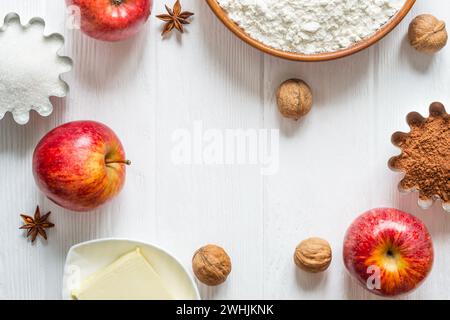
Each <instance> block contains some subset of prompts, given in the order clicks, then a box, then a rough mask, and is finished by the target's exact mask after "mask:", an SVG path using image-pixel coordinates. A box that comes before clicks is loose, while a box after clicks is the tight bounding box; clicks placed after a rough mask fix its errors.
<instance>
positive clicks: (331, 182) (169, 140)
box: [0, 0, 450, 299]
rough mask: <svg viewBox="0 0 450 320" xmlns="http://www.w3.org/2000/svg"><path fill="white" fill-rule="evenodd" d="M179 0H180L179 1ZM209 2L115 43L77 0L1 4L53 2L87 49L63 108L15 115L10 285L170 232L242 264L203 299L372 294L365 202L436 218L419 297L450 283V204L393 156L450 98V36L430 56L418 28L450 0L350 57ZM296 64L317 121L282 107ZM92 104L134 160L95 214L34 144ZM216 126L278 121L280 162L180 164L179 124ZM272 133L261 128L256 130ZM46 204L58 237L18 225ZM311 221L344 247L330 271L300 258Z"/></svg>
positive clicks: (7, 184) (13, 293)
mask: <svg viewBox="0 0 450 320" xmlns="http://www.w3.org/2000/svg"><path fill="white" fill-rule="evenodd" d="M168 2H169V4H171V2H172V1H169V0H168ZM182 2H183V5H184V7H185V9H187V10H190V11H193V12H195V13H196V16H195V19H194V22H193V24H192V25H191V26H189V27H188V28H187V29H188V32H187V33H186V34H185V35H183V36H182V37H179V36H175V35H173V36H172V37H170V38H169V39H166V40H162V39H161V37H160V30H161V29H160V28H161V23H160V22H159V21H158V20H156V19H155V17H154V14H159V13H161V12H162V11H163V4H164V3H165V1H163V0H156V1H155V4H154V13H153V15H152V17H151V19H150V22H149V23H148V25H147V28H146V30H145V31H144V32H142V33H141V34H140V35H139V36H138V37H136V38H135V39H132V40H130V41H127V42H123V43H117V44H109V43H102V42H98V41H95V40H92V39H89V38H87V37H86V36H84V35H82V34H81V33H80V32H79V31H76V30H68V29H66V28H65V5H64V1H62V0H61V1H50V0H47V1H45V0H2V1H1V4H0V16H1V17H3V16H4V15H5V14H7V13H9V12H11V11H14V12H18V13H19V14H20V15H21V16H22V18H24V19H26V20H28V19H29V18H31V17H34V16H41V17H43V18H44V19H45V20H46V21H47V32H48V33H50V32H60V33H63V34H64V35H65V36H66V47H65V48H64V53H65V54H67V55H69V56H71V57H72V58H73V59H74V62H75V66H74V70H73V72H71V73H70V74H67V75H65V76H64V78H65V80H66V81H67V82H68V83H69V84H70V87H71V92H70V95H69V97H68V98H67V99H65V100H55V112H54V113H53V114H52V115H51V116H50V117H48V118H41V117H39V116H37V115H36V114H33V116H32V118H31V121H30V123H29V124H28V125H27V126H23V127H22V126H19V125H16V124H15V123H14V122H13V120H12V117H11V116H10V115H8V116H7V117H6V118H5V119H3V120H2V121H0V191H1V194H0V216H1V219H2V223H1V224H0V298H7V299H59V298H60V296H61V285H62V283H61V282H62V275H63V263H64V259H65V256H66V253H67V251H68V249H69V248H70V246H72V245H74V244H76V243H79V242H82V241H86V240H90V239H96V238H103V237H128V238H134V239H139V240H144V241H149V242H152V243H156V244H159V245H161V246H163V247H164V248H166V249H168V250H169V251H171V252H173V253H174V254H175V255H176V256H177V257H178V258H179V259H180V260H181V261H182V262H183V264H184V265H185V266H187V267H189V269H190V260H191V256H192V253H193V252H194V251H195V249H197V248H198V247H199V246H201V245H203V244H206V243H210V242H212V243H217V244H220V245H222V246H223V247H225V248H226V249H227V251H228V252H229V253H230V255H231V257H232V260H233V267H234V268H233V272H232V275H231V276H230V278H229V280H228V281H227V282H226V284H224V285H223V286H221V287H218V288H213V289H210V288H206V287H203V286H200V290H201V294H202V297H203V298H204V299H222V298H225V299H227V298H230V299H241V298H266V299H278V298H280V299H312V298H324V299H373V298H375V297H374V296H372V295H370V294H368V293H366V292H365V291H364V290H363V289H362V288H360V287H359V286H358V285H356V283H355V282H354V281H353V280H351V279H350V278H349V276H347V274H346V272H345V271H344V266H343V263H342V258H341V248H342V240H343V237H344V233H345V231H346V229H347V227H348V226H349V224H350V223H351V222H352V220H353V219H354V218H355V217H357V216H358V215H359V214H360V213H362V212H364V211H366V210H368V209H371V208H373V207H378V206H392V207H397V208H400V209H402V210H405V211H408V212H410V213H412V214H414V215H416V216H418V217H420V218H421V219H423V220H424V221H425V223H426V225H427V226H428V228H429V230H430V232H431V233H432V236H433V238H434V243H435V249H436V260H435V266H434V269H433V272H432V274H431V276H430V277H429V279H428V280H427V282H426V283H425V284H424V285H423V286H422V287H421V288H420V289H419V290H417V291H415V292H414V293H413V294H411V295H410V296H409V297H407V298H413V299H425V298H447V299H449V298H450V291H449V290H448V288H449V287H450V273H449V268H448V266H449V265H450V254H449V252H450V239H449V238H450V215H449V214H447V213H445V212H444V211H443V210H442V209H441V208H440V206H439V205H435V206H434V207H433V208H432V209H431V210H428V211H423V210H421V209H419V208H418V207H417V206H416V195H408V196H403V195H400V194H399V193H398V192H397V188H396V185H397V183H398V181H399V179H400V177H399V175H397V174H395V173H393V172H391V171H390V170H388V168H387V165H386V163H387V161H388V159H389V158H390V157H391V156H392V155H394V154H396V153H397V152H398V150H397V149H396V148H394V147H393V146H392V145H391V143H390V136H391V134H392V133H393V132H395V131H397V130H407V125H406V122H405V116H406V114H407V113H408V112H410V111H413V110H415V111H419V112H421V113H422V114H424V115H425V114H427V112H428V105H429V104H430V103H431V102H432V101H435V100H438V101H442V102H444V104H447V106H450V90H449V86H450V72H449V70H450V48H446V49H445V50H444V51H443V52H442V53H440V54H438V55H436V56H434V57H427V56H423V55H420V54H418V53H416V52H414V51H413V50H412V49H411V48H410V47H409V45H408V43H407V42H406V41H405V35H406V32H407V26H408V23H409V21H410V20H411V19H412V17H413V16H414V15H415V14H419V13H424V12H430V13H434V14H435V15H437V16H439V17H440V18H442V19H445V20H446V21H447V22H450V3H449V2H448V1H442V0H428V1H421V0H419V1H418V3H417V4H416V6H415V8H414V10H413V12H412V13H411V14H410V15H408V17H407V18H406V20H405V21H404V22H403V23H402V24H401V25H400V26H399V27H398V28H397V29H396V30H395V31H394V32H393V33H392V34H390V35H389V36H388V38H386V39H385V40H383V41H382V42H381V43H380V44H378V45H376V46H374V47H373V48H371V49H370V50H366V51H364V52H362V53H360V54H357V55H355V56H352V57H350V58H346V59H343V60H339V61H333V62H325V63H314V64H308V63H298V62H297V63H296V62H288V61H283V60H279V59H277V58H273V57H270V56H267V55H264V54H262V53H260V52H258V51H256V50H254V49H252V48H250V47H249V46H247V45H245V44H244V43H242V42H241V41H240V40H238V39H237V38H236V37H234V36H233V35H232V34H231V33H230V32H229V31H228V30H227V29H225V27H224V26H223V25H222V24H221V23H220V22H219V21H218V20H217V18H216V17H215V16H214V15H213V14H212V13H211V12H210V10H209V8H208V7H207V5H206V3H205V2H204V1H199V0H183V1H182ZM290 77H298V78H302V79H304V80H305V81H307V82H308V83H309V84H310V85H311V87H312V88H313V90H314V96H315V106H314V109H313V111H312V112H311V113H310V114H309V115H308V117H307V118H305V119H304V120H302V121H299V122H297V123H296V122H292V121H289V120H284V119H282V118H281V117H280V116H279V114H278V111H277V109H276V106H275V102H274V92H275V89H276V87H277V86H278V85H279V84H280V83H281V82H282V81H283V80H286V79H288V78H290ZM79 119H92V120H98V121H101V122H103V123H105V124H107V125H109V126H111V127H112V128H113V129H114V130H115V131H116V132H117V134H118V135H119V137H120V138H121V140H122V142H123V144H124V145H125V148H126V151H127V154H128V157H129V158H130V159H131V160H132V161H133V165H132V167H131V168H130V169H129V171H128V176H127V178H128V180H127V184H126V186H125V189H124V191H123V192H122V194H121V195H120V197H118V198H117V199H116V200H115V201H113V202H112V203H111V204H109V205H107V206H105V207H103V208H101V209H99V210H97V211H95V212H92V213H90V214H84V215H83V214H75V213H72V212H69V211H66V210H63V209H61V208H59V207H57V206H56V205H54V204H53V203H51V202H50V201H48V200H46V199H45V198H44V196H43V195H42V194H41V193H40V192H39V191H38V190H37V188H36V186H35V184H34V180H33V177H32V171H31V155H32V152H33V150H34V147H35V145H36V144H37V142H38V141H39V139H40V138H41V137H42V136H43V135H44V134H45V133H46V132H48V131H49V130H50V129H52V128H54V127H56V126H57V125H60V124H62V123H65V122H68V121H72V120H79ZM199 124H201V125H202V126H203V132H204V133H205V132H211V131H208V130H210V129H215V130H219V131H212V132H219V133H224V132H226V131H225V130H226V129H239V128H243V129H251V130H253V131H254V130H259V129H267V130H270V129H279V130H280V131H279V153H278V154H279V170H278V172H277V173H276V174H273V175H261V172H260V169H261V167H260V166H258V165H251V164H246V165H238V164H235V165H205V164H203V165H202V164H192V165H178V164H177V163H175V162H174V161H173V159H172V152H173V149H174V146H175V143H174V141H173V135H174V134H176V133H177V132H178V133H179V132H182V131H180V130H183V129H187V130H188V131H189V132H191V133H193V132H194V130H195V127H196V126H198V125H199ZM255 132H257V131H255ZM37 204H39V205H40V206H41V208H42V210H51V211H52V216H51V218H52V221H53V222H54V223H55V224H56V228H55V229H53V230H51V231H50V232H49V241H48V243H45V242H42V241H38V242H37V244H36V245H31V244H30V243H29V242H27V240H26V239H25V237H24V234H23V233H22V232H21V231H19V230H18V228H19V226H20V225H21V220H20V218H19V214H20V213H23V212H27V213H29V214H32V213H33V211H34V209H35V206H36V205H37ZM309 236H321V237H324V238H326V239H328V240H329V241H330V243H331V244H332V247H333V249H334V261H333V264H332V266H331V268H330V269H329V270H328V272H326V273H325V274H323V275H308V274H305V273H302V272H300V271H297V270H296V268H295V266H294V263H293V261H292V254H293V250H294V248H295V246H296V245H297V243H298V242H299V241H300V240H302V239H304V238H306V237H309Z"/></svg>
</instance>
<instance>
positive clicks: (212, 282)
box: [192, 244, 231, 286]
mask: <svg viewBox="0 0 450 320" xmlns="http://www.w3.org/2000/svg"><path fill="white" fill-rule="evenodd" d="M192 269H193V270H194V274H195V276H196V277H197V278H198V280H200V281H201V282H202V283H204V284H206V285H208V286H217V285H219V284H222V283H224V282H225V281H226V280H227V277H228V275H229V274H230V273H231V259H230V257H229V256H228V254H227V253H226V252H225V250H224V249H222V248H221V247H219V246H216V245H212V244H209V245H207V246H204V247H202V248H200V249H198V250H197V251H196V252H195V254H194V257H193V258H192Z"/></svg>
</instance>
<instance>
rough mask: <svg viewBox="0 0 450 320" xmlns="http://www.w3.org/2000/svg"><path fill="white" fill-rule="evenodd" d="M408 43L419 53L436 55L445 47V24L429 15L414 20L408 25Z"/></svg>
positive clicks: (446, 37) (446, 38)
mask: <svg viewBox="0 0 450 320" xmlns="http://www.w3.org/2000/svg"><path fill="white" fill-rule="evenodd" d="M408 36H409V42H410V43H411V45H412V46H413V47H414V48H415V49H417V50H418V51H420V52H424V53H436V52H438V51H439V50H441V49H442V48H444V47H445V45H446V44H447V40H448V34H447V30H446V28H445V22H444V21H440V20H438V19H437V18H436V17H434V16H432V15H431V14H422V15H420V16H417V17H416V18H414V20H413V21H412V22H411V24H410V25H409V32H408Z"/></svg>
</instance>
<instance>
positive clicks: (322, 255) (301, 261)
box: [294, 238, 332, 273]
mask: <svg viewBox="0 0 450 320" xmlns="http://www.w3.org/2000/svg"><path fill="white" fill-rule="evenodd" d="M331 258H332V254H331V247H330V244H329V243H328V242H327V241H326V240H323V239H320V238H310V239H307V240H304V241H302V242H301V243H300V244H299V245H298V246H297V248H296V249H295V254H294V261H295V264H296V265H297V266H298V267H299V268H301V269H303V270H305V271H307V272H312V273H318V272H322V271H325V270H326V269H328V267H329V266H330V263H331Z"/></svg>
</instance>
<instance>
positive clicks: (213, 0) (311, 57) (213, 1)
mask: <svg viewBox="0 0 450 320" xmlns="http://www.w3.org/2000/svg"><path fill="white" fill-rule="evenodd" d="M206 2H207V3H208V5H209V7H210V8H211V9H212V11H213V12H214V14H215V15H216V16H217V17H218V18H219V19H220V21H222V23H223V24H224V25H225V26H226V27H227V28H228V29H230V30H231V31H232V32H233V33H234V34H235V35H236V36H238V37H239V38H240V39H241V40H243V41H245V42H246V43H248V44H249V45H251V46H252V47H254V48H256V49H258V50H261V51H263V52H265V53H268V54H270V55H273V56H276V57H279V58H283V59H288V60H294V61H327V60H335V59H339V58H343V57H347V56H350V55H352V54H355V53H357V52H359V51H362V50H364V49H366V48H368V47H370V46H372V45H373V44H375V43H377V42H378V41H380V40H381V39H383V38H384V37H385V36H386V35H387V34H389V33H390V32H391V31H392V30H394V28H395V27H396V26H397V25H398V24H399V23H400V22H401V21H402V20H403V19H404V18H405V17H406V15H407V14H408V12H409V11H410V10H411V8H412V7H413V5H414V4H415V2H416V0H406V2H405V4H404V5H403V7H402V8H401V9H400V10H399V11H398V12H397V13H396V14H395V16H394V17H393V18H391V19H390V20H389V22H387V23H386V24H385V25H384V26H382V27H381V28H380V29H379V30H378V31H376V32H375V33H374V34H373V35H371V36H369V37H368V38H366V39H364V40H362V41H360V42H358V43H357V44H355V45H353V46H351V47H349V48H346V49H343V50H339V51H336V52H326V53H319V54H302V53H294V52H288V51H282V50H279V49H274V48H272V47H269V46H267V45H265V44H263V43H262V42H259V41H258V40H255V39H253V38H251V37H250V36H249V35H248V34H247V33H246V32H245V31H244V30H243V29H241V28H240V27H239V26H238V25H237V24H236V23H235V22H234V21H233V20H231V19H230V18H229V17H228V14H227V12H226V11H225V10H224V9H223V8H222V7H221V6H220V5H219V3H218V2H217V0H206Z"/></svg>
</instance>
